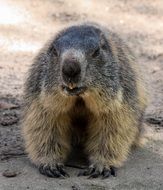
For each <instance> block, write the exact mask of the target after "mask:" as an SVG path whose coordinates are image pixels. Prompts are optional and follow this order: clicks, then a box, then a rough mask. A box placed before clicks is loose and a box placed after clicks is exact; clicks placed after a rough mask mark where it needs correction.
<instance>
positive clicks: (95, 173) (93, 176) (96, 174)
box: [88, 170, 100, 179]
mask: <svg viewBox="0 0 163 190" xmlns="http://www.w3.org/2000/svg"><path fill="white" fill-rule="evenodd" d="M99 176H100V172H99V171H98V170H97V171H94V172H93V173H92V174H91V175H90V176H89V177H88V179H91V178H97V177H99Z"/></svg>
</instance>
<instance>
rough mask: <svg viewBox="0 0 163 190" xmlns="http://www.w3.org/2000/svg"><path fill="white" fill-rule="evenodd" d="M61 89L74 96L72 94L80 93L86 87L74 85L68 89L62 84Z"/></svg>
mask: <svg viewBox="0 0 163 190" xmlns="http://www.w3.org/2000/svg"><path fill="white" fill-rule="evenodd" d="M62 90H63V91H64V92H65V93H66V94H67V95H70V96H74V95H80V94H82V93H83V92H84V91H85V90H86V87H75V88H72V89H70V88H69V87H67V86H62Z"/></svg>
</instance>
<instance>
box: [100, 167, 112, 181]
mask: <svg viewBox="0 0 163 190" xmlns="http://www.w3.org/2000/svg"><path fill="white" fill-rule="evenodd" d="M110 174H111V171H110V169H107V168H104V170H103V172H102V175H103V176H102V179H106V178H108V177H109V176H110Z"/></svg>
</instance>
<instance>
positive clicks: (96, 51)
mask: <svg viewBox="0 0 163 190" xmlns="http://www.w3.org/2000/svg"><path fill="white" fill-rule="evenodd" d="M99 55H100V48H98V49H96V50H95V51H94V52H93V54H92V57H97V56H99Z"/></svg>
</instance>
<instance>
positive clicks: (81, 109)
mask: <svg viewBox="0 0 163 190" xmlns="http://www.w3.org/2000/svg"><path fill="white" fill-rule="evenodd" d="M90 116H91V112H90V110H89V109H88V108H87V107H86V105H85V102H84V100H83V99H82V98H77V99H76V101H75V104H74V105H73V107H72V109H71V110H70V117H71V124H72V127H75V128H79V129H81V130H84V128H86V127H87V126H88V124H89V122H90Z"/></svg>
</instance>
